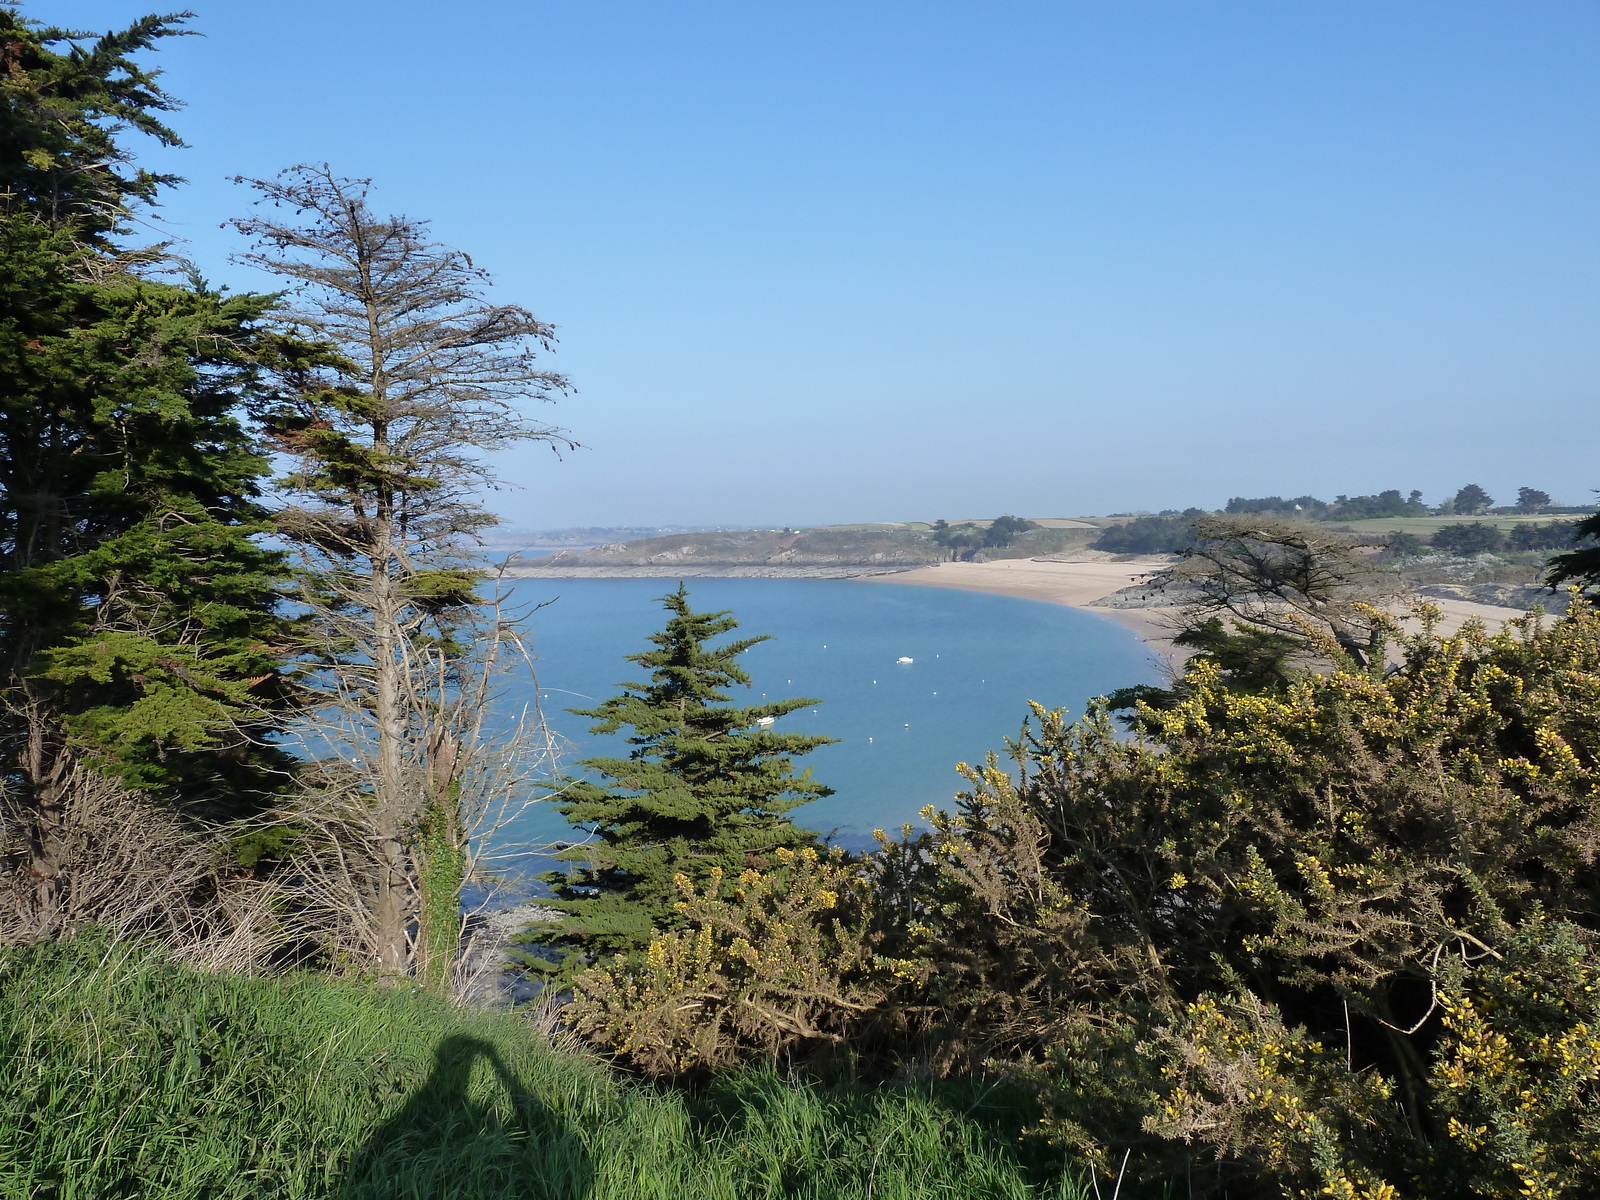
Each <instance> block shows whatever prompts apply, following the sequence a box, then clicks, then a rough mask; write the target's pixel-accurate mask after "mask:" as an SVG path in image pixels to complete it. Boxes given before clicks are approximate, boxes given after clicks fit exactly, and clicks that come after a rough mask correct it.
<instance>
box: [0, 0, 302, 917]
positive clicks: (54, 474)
mask: <svg viewBox="0 0 1600 1200" xmlns="http://www.w3.org/2000/svg"><path fill="white" fill-rule="evenodd" d="M177 25H178V21H177V19H175V18H156V17H147V18H144V19H143V20H141V21H138V22H136V23H135V24H134V25H133V26H131V27H130V28H128V29H127V30H124V31H122V32H120V33H111V34H107V35H105V36H103V37H100V38H98V39H92V40H91V39H88V38H87V37H86V36H85V35H79V34H73V33H69V32H66V31H63V30H59V29H52V28H45V27H42V26H40V25H38V24H37V23H35V22H32V21H29V20H27V19H25V18H23V17H21V16H20V15H19V14H18V13H17V11H16V10H15V8H14V7H11V6H7V7H4V8H0V262H3V263H4V268H5V269H4V270H3V271H0V693H3V694H0V775H3V779H0V782H3V784H4V789H3V791H4V794H3V796H0V808H3V811H0V817H3V821H0V825H4V826H6V827H7V828H8V831H9V832H11V833H13V834H15V835H20V841H21V846H20V857H21V859H22V861H23V864H24V869H25V870H26V872H27V873H28V874H29V875H31V877H32V880H31V884H30V885H29V888H28V889H27V890H28V891H29V893H30V900H31V905H32V908H33V910H34V911H33V914H32V917H33V920H34V922H35V924H36V926H37V927H38V928H39V929H41V930H43V929H48V928H49V927H50V926H51V923H52V921H53V914H54V912H55V909H56V898H57V896H58V894H59V892H60V889H61V888H62V887H63V886H64V884H63V882H62V880H61V878H60V877H61V875H62V872H63V871H64V870H66V869H67V868H66V866H65V865H64V864H63V862H62V859H61V853H62V851H61V847H62V845H63V833H64V830H65V829H66V828H67V825H68V823H69V822H70V821H71V819H72V816H71V812H72V794H71V784H70V781H71V779H72V776H73V771H74V769H75V768H76V766H77V765H78V764H81V763H85V762H87V763H88V764H90V765H92V766H94V767H97V768H99V769H100V770H103V771H105V772H107V773H109V774H112V775H115V776H118V777H120V778H121V779H122V780H123V781H124V782H126V783H128V784H131V785H133V786H134V787H138V788H144V789H153V790H159V791H161V792H162V793H163V794H164V795H166V796H168V797H170V798H172V799H175V800H177V801H180V802H183V803H184V804H185V805H186V806H188V805H194V804H200V805H203V806H204V807H205V808H206V810H207V811H208V812H210V813H212V814H219V813H221V814H227V813H236V812H238V811H239V809H240V807H241V806H245V805H250V804H253V803H256V802H259V799H260V796H261V793H262V792H263V791H265V790H266V789H268V788H269V787H271V786H272V785H273V782H274V779H275V776H274V774H273V772H274V771H275V770H276V769H277V768H278V767H279V766H281V765H282V760H281V758H280V757H279V755H278V754H277V753H276V752H275V751H274V750H273V749H272V748H271V747H270V746H269V745H268V744H267V743H268V742H269V735H270V733H271V731H272V730H273V728H274V727H275V725H276V722H277V718H276V715H275V713H276V710H278V709H280V708H281V707H282V706H283V705H284V704H285V702H286V701H287V699H288V695H289V692H290V690H291V688H290V685H289V684H288V683H287V681H285V679H284V678H283V677H282V675H281V674H280V667H281V665H282V654H283V651H284V649H285V645H284V641H285V639H284V636H283V635H284V633H285V625H284V622H283V620H282V618H281V617H280V616H279V615H278V612H277V607H276V606H277V601H278V594H277V591H276V584H277V581H278V577H279V576H280V575H281V573H282V560H281V556H279V555H277V554H274V553H272V552H270V551H267V550H264V549H263V548H261V547H260V546H258V545H257V544H256V543H254V542H253V541H252V540H251V537H252V535H253V534H255V533H257V532H260V531H261V530H263V529H264V524H263V513H262V511H261V509H260V508H259V507H258V505H257V503H256V495H257V482H258V480H259V479H260V478H261V477H262V476H263V474H264V473H265V471H266V469H267V467H266V461H265V459H264V458H263V457H262V456H261V455H260V454H259V453H258V452H257V450H256V449H255V447H254V446H253V445H252V443H251V440H250V438H249V437H248V435H247V432H246V430H245V429H244V427H243V426H242V424H241V422H240V420H239V419H238V417H237V415H236V414H237V412H238V410H239V407H240V405H241V403H242V402H243V401H244V400H245V399H246V398H247V396H248V395H249V393H250V391H251V390H252V387H253V379H254V361H253V360H254V356H255V351H256V348H257V346H258V344H259V341H260V334H259V332H258V327H259V323H260V322H261V320H262V318H263V317H264V315H265V314H266V313H267V312H268V310H269V309H270V308H271V306H272V303H273V302H272V300H271V298H269V297H263V296H233V297H228V296H224V295H222V294H220V293H218V292H216V291H214V290H212V289H210V288H207V287H206V286H204V285H203V284H202V283H200V282H199V281H198V279H196V278H194V277H192V275H191V276H190V277H188V278H185V276H184V274H183V268H184V264H181V263H178V262H177V261H175V260H173V259H172V258H171V256H170V255H168V254H167V253H166V252H165V250H164V249H163V248H162V247H146V248H142V249H140V248H131V249H130V248H129V247H128V246H127V245H126V244H125V243H126V238H127V235H128V233H129V231H130V225H131V220H130V218H131V215H132V212H133V210H134V208H135V207H137V206H139V205H142V204H150V203H153V201H154V198H155V196H156V194H157V192H158V190H159V189H160V187H161V186H162V185H163V184H165V183H168V182H171V180H169V179H168V178H166V177H162V176H157V175H153V174H151V173H149V172H146V171H143V170H138V169H134V168H130V167H128V166H127V163H128V157H129V156H128V154H127V152H126V151H125V150H124V149H123V147H122V145H121V142H120V135H121V134H122V133H123V132H124V131H125V130H127V129H129V128H131V129H134V130H137V131H139V132H141V133H144V134H146V135H149V136H151V137H153V138H155V139H156V140H157V141H159V142H161V143H164V144H167V145H177V144H180V143H179V140H178V138H177V135H176V134H175V133H173V131H172V130H170V129H168V128H167V127H166V126H165V125H164V124H162V122H161V120H160V114H161V113H163V112H164V111H167V110H170V109H171V108H173V107H175V104H174V102H173V101H172V100H171V99H170V98H169V97H167V96H166V95H165V93H163V92H162V90H161V89H160V87H159V86H158V85H157V83H156V77H157V73H156V72H152V71H149V70H146V69H144V68H142V67H141V66H140V65H139V64H138V62H137V61H136V58H135V56H136V55H137V54H138V53H139V52H141V51H144V50H148V49H150V48H151V47H153V46H154V45H155V44H156V42H157V41H158V40H159V39H162V38H165V37H168V36H171V35H173V34H175V33H178V32H180V30H179V29H178V28H177ZM86 43H87V44H86Z"/></svg>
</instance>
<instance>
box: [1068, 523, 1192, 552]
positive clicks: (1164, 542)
mask: <svg viewBox="0 0 1600 1200" xmlns="http://www.w3.org/2000/svg"><path fill="white" fill-rule="evenodd" d="M1192 545H1194V533H1193V531H1192V529H1191V528H1190V519H1189V518H1188V517H1135V518H1134V519H1133V520H1131V521H1129V522H1128V523H1127V524H1126V525H1113V526H1111V527H1110V528H1109V529H1107V530H1106V531H1105V532H1104V533H1102V534H1101V535H1100V536H1099V538H1097V539H1096V540H1095V541H1093V542H1091V543H1090V545H1089V548H1090V549H1091V550H1104V551H1106V552H1107V553H1110V554H1177V553H1179V552H1180V551H1182V550H1185V549H1187V548H1188V547H1190V546H1192Z"/></svg>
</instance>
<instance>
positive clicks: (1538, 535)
mask: <svg viewBox="0 0 1600 1200" xmlns="http://www.w3.org/2000/svg"><path fill="white" fill-rule="evenodd" d="M1577 540H1578V523H1577V522H1576V521H1549V522H1547V523H1545V524H1543V525H1540V524H1537V523H1535V522H1533V521H1523V522H1521V523H1519V524H1518V525H1517V526H1516V527H1515V528H1514V529H1512V531H1511V534H1510V536H1509V537H1508V538H1507V539H1506V544H1507V545H1508V546H1509V547H1510V548H1511V549H1512V550H1570V549H1572V546H1573V544H1574V543H1575V542H1576V541H1577Z"/></svg>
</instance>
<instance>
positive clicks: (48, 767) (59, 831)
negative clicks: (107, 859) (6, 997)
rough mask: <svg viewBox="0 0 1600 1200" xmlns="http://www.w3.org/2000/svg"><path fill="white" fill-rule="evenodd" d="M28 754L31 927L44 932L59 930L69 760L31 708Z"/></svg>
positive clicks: (41, 715)
mask: <svg viewBox="0 0 1600 1200" xmlns="http://www.w3.org/2000/svg"><path fill="white" fill-rule="evenodd" d="M25 719H26V721H27V724H28V740H27V750H26V753H25V757H24V763H23V768H24V771H25V773H26V775H27V789H28V800H29V804H28V809H27V811H26V812H25V813H24V815H23V821H24V826H25V828H26V830H27V837H28V875H29V877H30V878H31V879H32V881H33V913H32V924H33V927H34V930H35V932H37V933H40V934H43V933H47V932H49V931H50V930H51V929H53V928H54V927H55V924H56V921H57V917H58V915H59V913H60V908H61V869H62V861H61V859H62V854H63V852H64V848H65V844H66V827H67V795H66V780H67V775H68V773H69V771H70V769H71V762H70V760H69V758H68V756H67V754H66V752H65V751H64V750H63V749H62V748H61V747H60V746H59V745H58V744H57V739H56V738H55V737H54V736H52V735H53V733H54V731H53V730H52V729H51V728H50V726H49V722H48V721H47V720H46V718H45V715H44V713H43V712H42V711H40V709H39V707H38V706H37V705H32V704H30V705H29V706H28V709H27V713H26V718H25Z"/></svg>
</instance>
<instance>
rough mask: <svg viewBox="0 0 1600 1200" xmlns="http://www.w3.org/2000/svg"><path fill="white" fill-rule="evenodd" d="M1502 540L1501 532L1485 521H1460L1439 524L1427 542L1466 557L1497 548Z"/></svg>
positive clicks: (1436, 548) (1503, 539)
mask: <svg viewBox="0 0 1600 1200" xmlns="http://www.w3.org/2000/svg"><path fill="white" fill-rule="evenodd" d="M1504 541H1505V538H1504V536H1503V535H1502V534H1501V532H1500V531H1499V530H1498V529H1496V528H1495V527H1494V526H1493V525H1490V524H1489V523H1488V522H1486V521H1462V522H1460V523H1458V524H1455V525H1441V526H1440V527H1439V528H1438V529H1436V530H1435V531H1434V534H1433V537H1432V538H1430V539H1429V542H1428V544H1429V545H1430V546H1432V547H1433V548H1434V549H1435V550H1448V551H1450V552H1451V553H1452V554H1459V555H1462V556H1463V557H1466V556H1468V555H1472V554H1484V553H1487V552H1489V551H1493V550H1498V549H1500V547H1501V545H1502V544H1503V543H1504Z"/></svg>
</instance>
